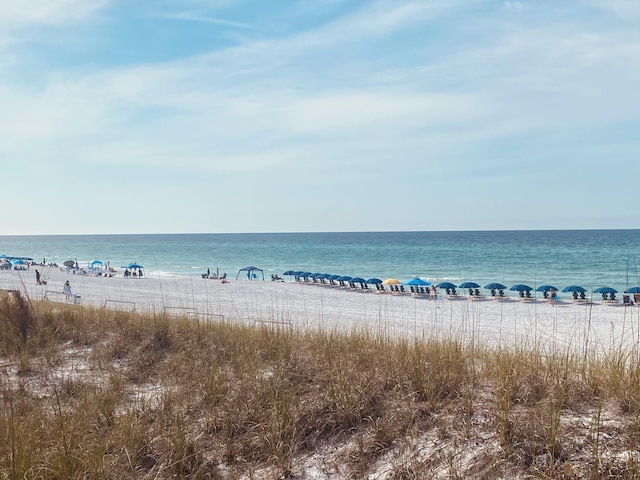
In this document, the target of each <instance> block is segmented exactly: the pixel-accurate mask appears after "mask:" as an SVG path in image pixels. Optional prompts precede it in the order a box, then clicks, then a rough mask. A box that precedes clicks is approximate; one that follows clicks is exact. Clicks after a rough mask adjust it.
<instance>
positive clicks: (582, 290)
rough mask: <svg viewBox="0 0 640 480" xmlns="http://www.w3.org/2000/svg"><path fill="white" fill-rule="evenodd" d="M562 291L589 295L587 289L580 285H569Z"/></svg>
mask: <svg viewBox="0 0 640 480" xmlns="http://www.w3.org/2000/svg"><path fill="white" fill-rule="evenodd" d="M562 291H563V292H565V293H566V292H578V293H587V289H586V288H584V287H581V286H579V285H569V286H568V287H564V288H563V289H562Z"/></svg>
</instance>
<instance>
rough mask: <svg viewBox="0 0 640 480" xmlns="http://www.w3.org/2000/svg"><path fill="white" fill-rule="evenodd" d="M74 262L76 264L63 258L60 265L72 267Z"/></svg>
mask: <svg viewBox="0 0 640 480" xmlns="http://www.w3.org/2000/svg"><path fill="white" fill-rule="evenodd" d="M75 264H76V262H74V261H73V260H65V261H64V262H62V265H64V266H65V267H69V268H73V267H74V266H75ZM123 268H124V267H123Z"/></svg>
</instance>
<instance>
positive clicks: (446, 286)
mask: <svg viewBox="0 0 640 480" xmlns="http://www.w3.org/2000/svg"><path fill="white" fill-rule="evenodd" d="M436 288H444V289H445V290H451V289H452V288H458V287H457V286H456V285H455V284H453V283H451V282H440V283H439V284H437V285H436Z"/></svg>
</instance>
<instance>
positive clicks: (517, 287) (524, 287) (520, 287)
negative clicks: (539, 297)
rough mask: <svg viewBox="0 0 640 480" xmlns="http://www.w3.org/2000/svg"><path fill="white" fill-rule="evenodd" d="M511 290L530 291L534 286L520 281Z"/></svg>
mask: <svg viewBox="0 0 640 480" xmlns="http://www.w3.org/2000/svg"><path fill="white" fill-rule="evenodd" d="M509 290H511V291H512V292H530V291H531V290H533V288H531V287H530V286H529V285H525V284H524V283H518V284H516V285H514V286H513V287H511V288H510V289H509Z"/></svg>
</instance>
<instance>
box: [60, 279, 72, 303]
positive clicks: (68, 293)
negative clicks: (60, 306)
mask: <svg viewBox="0 0 640 480" xmlns="http://www.w3.org/2000/svg"><path fill="white" fill-rule="evenodd" d="M62 293H64V295H65V298H66V299H67V300H69V299H71V285H70V284H69V280H67V281H66V282H64V286H63V287H62Z"/></svg>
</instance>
